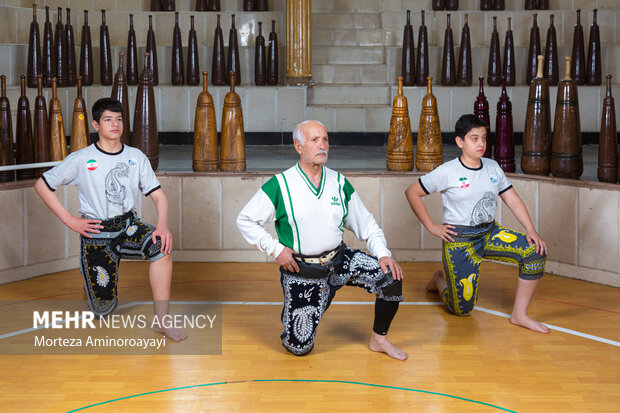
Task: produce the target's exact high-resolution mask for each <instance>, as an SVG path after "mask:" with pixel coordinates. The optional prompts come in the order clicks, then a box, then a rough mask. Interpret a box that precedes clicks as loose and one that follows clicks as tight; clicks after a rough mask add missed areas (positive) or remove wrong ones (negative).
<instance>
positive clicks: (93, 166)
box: [86, 159, 99, 171]
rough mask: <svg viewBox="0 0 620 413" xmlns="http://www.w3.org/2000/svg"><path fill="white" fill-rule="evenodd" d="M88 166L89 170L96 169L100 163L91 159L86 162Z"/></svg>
mask: <svg viewBox="0 0 620 413" xmlns="http://www.w3.org/2000/svg"><path fill="white" fill-rule="evenodd" d="M86 167H87V168H88V170H89V171H94V170H95V169H97V168H98V167H99V164H98V163H97V161H96V160H94V159H89V160H88V162H86Z"/></svg>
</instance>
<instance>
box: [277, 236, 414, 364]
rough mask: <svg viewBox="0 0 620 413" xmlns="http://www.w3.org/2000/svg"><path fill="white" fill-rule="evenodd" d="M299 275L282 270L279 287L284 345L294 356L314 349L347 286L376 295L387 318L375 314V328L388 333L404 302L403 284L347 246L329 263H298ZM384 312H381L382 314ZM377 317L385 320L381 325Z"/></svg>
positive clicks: (366, 255)
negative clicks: (330, 311) (322, 324)
mask: <svg viewBox="0 0 620 413" xmlns="http://www.w3.org/2000/svg"><path fill="white" fill-rule="evenodd" d="M298 265H299V267H300V272H299V273H291V272H288V271H287V270H285V269H283V268H282V267H280V284H281V285H282V291H283V293H284V307H283V309H282V324H283V325H284V331H282V334H281V335H280V337H281V338H282V346H283V347H284V348H285V349H286V350H288V351H290V352H291V353H293V354H295V355H298V356H303V355H305V354H308V353H309V352H310V351H311V350H312V348H313V347H314V337H315V335H316V329H317V327H318V325H319V322H320V321H321V318H322V317H323V315H324V314H325V311H326V310H327V308H328V307H329V305H330V304H331V302H332V299H333V298H334V296H335V295H336V291H338V290H339V289H340V288H341V287H342V286H344V285H350V286H353V287H360V288H364V289H366V291H368V292H369V293H374V294H376V296H377V302H376V307H377V308H380V307H382V308H388V309H387V310H386V311H384V313H385V312H387V313H388V314H387V315H385V314H384V315H383V316H382V315H380V314H377V311H375V327H373V329H374V330H375V331H376V330H377V325H378V324H382V325H383V326H382V329H383V330H384V331H380V332H379V331H376V332H377V333H379V334H387V329H388V328H389V324H390V323H391V321H392V319H393V318H394V315H395V314H396V310H397V309H398V303H399V302H400V301H402V300H403V296H402V282H401V281H397V280H394V279H393V278H392V274H391V273H388V274H385V273H384V272H383V270H381V267H380V266H379V261H378V260H377V259H376V258H374V257H372V256H370V255H368V254H366V253H365V252H363V251H360V250H352V249H351V248H349V247H347V246H344V248H342V250H341V252H339V253H338V254H337V255H336V256H335V257H334V258H333V259H332V260H331V262H330V263H329V264H327V265H326V266H324V267H322V266H321V265H319V264H305V263H303V262H298ZM380 312H381V311H380ZM377 318H383V320H381V321H380V322H379V323H378V322H377Z"/></svg>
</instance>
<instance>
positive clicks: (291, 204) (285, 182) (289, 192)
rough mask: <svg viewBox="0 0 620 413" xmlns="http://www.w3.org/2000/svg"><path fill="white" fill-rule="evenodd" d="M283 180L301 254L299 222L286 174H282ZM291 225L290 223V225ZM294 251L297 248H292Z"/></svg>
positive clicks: (298, 249)
mask: <svg viewBox="0 0 620 413" xmlns="http://www.w3.org/2000/svg"><path fill="white" fill-rule="evenodd" d="M282 179H283V180H284V185H285V186H286V193H287V194H288V201H289V205H290V208H291V215H292V218H293V224H295V229H296V230H297V231H296V232H297V246H298V248H297V250H296V251H297V252H298V253H300V254H301V240H300V239H299V226H298V225H297V220H296V219H295V211H294V210H293V198H291V191H290V190H289V188H288V182H287V181H286V176H284V174H282ZM289 225H290V223H289ZM292 235H293V234H292V232H291V237H292ZM291 248H292V249H293V250H295V248H293V247H291Z"/></svg>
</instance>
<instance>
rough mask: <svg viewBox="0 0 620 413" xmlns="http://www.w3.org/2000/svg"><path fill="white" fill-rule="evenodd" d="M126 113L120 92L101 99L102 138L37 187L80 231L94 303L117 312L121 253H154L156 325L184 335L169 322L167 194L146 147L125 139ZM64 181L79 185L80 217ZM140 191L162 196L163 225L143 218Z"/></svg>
mask: <svg viewBox="0 0 620 413" xmlns="http://www.w3.org/2000/svg"><path fill="white" fill-rule="evenodd" d="M122 113H123V106H122V104H121V103H120V102H119V101H118V100H115V99H111V98H103V99H99V100H98V101H97V102H95V104H94V105H93V114H92V115H93V122H92V125H93V128H95V130H96V131H97V133H98V135H99V140H98V141H97V142H96V143H94V144H92V145H90V146H87V147H86V148H84V149H82V150H79V151H77V152H73V153H71V154H70V155H69V156H67V157H66V158H65V160H64V161H62V162H61V163H60V164H58V165H56V166H55V167H54V168H53V169H51V170H49V171H47V172H45V173H44V174H43V177H42V178H39V180H38V181H37V182H36V183H35V185H34V188H35V190H36V191H37V193H38V194H39V196H40V197H41V199H43V202H45V204H46V205H47V206H48V208H49V209H50V210H51V211H52V212H53V213H54V214H56V216H57V217H58V218H60V220H61V221H62V222H63V223H64V224H65V225H66V226H67V227H69V228H70V229H72V230H73V231H75V232H77V233H79V234H81V236H80V269H81V273H82V277H83V278H84V289H85V291H86V296H87V300H88V308H89V309H90V310H91V311H92V312H94V313H95V314H96V315H97V316H99V317H104V316H107V315H109V314H111V313H112V312H113V311H114V309H115V308H116V305H117V303H118V298H117V286H118V266H119V262H120V259H121V258H131V259H145V260H149V261H150V262H151V264H150V268H149V280H150V282H151V290H152V292H153V302H154V312H155V316H156V317H158V319H159V320H158V321H159V325H160V326H161V328H160V329H158V330H157V331H158V332H161V333H164V334H165V335H166V336H168V337H169V338H170V339H172V340H174V341H180V340H183V339H184V338H186V337H187V334H186V333H185V332H184V331H183V330H181V329H178V328H174V327H173V326H172V325H166V321H165V320H166V319H165V318H164V316H165V315H167V314H168V303H169V300H170V283H171V278H172V256H171V255H170V253H171V252H172V235H171V234H170V231H169V230H168V200H167V198H166V195H165V194H164V192H163V190H162V189H161V186H160V185H159V182H158V180H157V177H156V176H155V173H154V172H153V168H151V164H150V163H149V160H148V159H147V157H146V156H145V155H144V153H142V152H141V151H140V150H139V149H136V148H132V147H130V146H126V145H124V144H123V143H121V135H122V134H123V117H122ZM62 185H75V186H77V189H78V196H79V200H80V208H79V211H78V213H79V215H80V216H79V217H76V216H73V215H72V214H71V213H69V211H67V209H66V208H65V207H64V206H63V205H62V203H61V202H60V201H59V200H58V198H57V197H56V195H54V191H56V190H57V189H58V188H59V187H61V186H62ZM140 192H142V194H143V195H145V196H149V197H150V198H151V199H152V200H153V202H154V203H155V208H156V210H157V227H153V226H152V225H149V224H147V223H145V222H142V221H141V220H140V219H139V218H138V217H137V215H136V213H135V212H134V211H133V209H134V208H135V207H136V205H137V201H138V197H139V196H140Z"/></svg>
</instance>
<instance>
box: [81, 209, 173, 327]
mask: <svg viewBox="0 0 620 413" xmlns="http://www.w3.org/2000/svg"><path fill="white" fill-rule="evenodd" d="M154 230H155V227H153V226H152V225H149V224H146V223H144V222H142V221H140V220H139V219H138V218H137V217H136V214H135V212H134V213H132V214H130V217H129V218H126V219H124V220H119V219H117V220H116V222H115V223H110V224H108V225H106V226H104V228H103V229H102V230H101V233H99V234H92V235H93V238H86V237H82V236H81V237H80V244H81V245H80V272H81V273H82V277H83V279H84V285H85V287H86V296H87V301H88V309H89V310H90V311H92V312H93V313H95V314H96V315H97V316H99V317H105V316H106V315H108V314H111V313H112V312H113V311H114V309H115V308H116V306H117V304H118V296H117V285H118V264H119V262H120V260H121V258H130V259H142V260H146V259H148V260H150V261H156V260H158V259H159V258H161V257H163V256H164V254H163V253H161V251H160V250H161V242H160V240H159V239H158V240H157V242H156V243H153V239H152V238H153V237H152V235H153V231H154ZM130 234H131V235H130Z"/></svg>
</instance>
